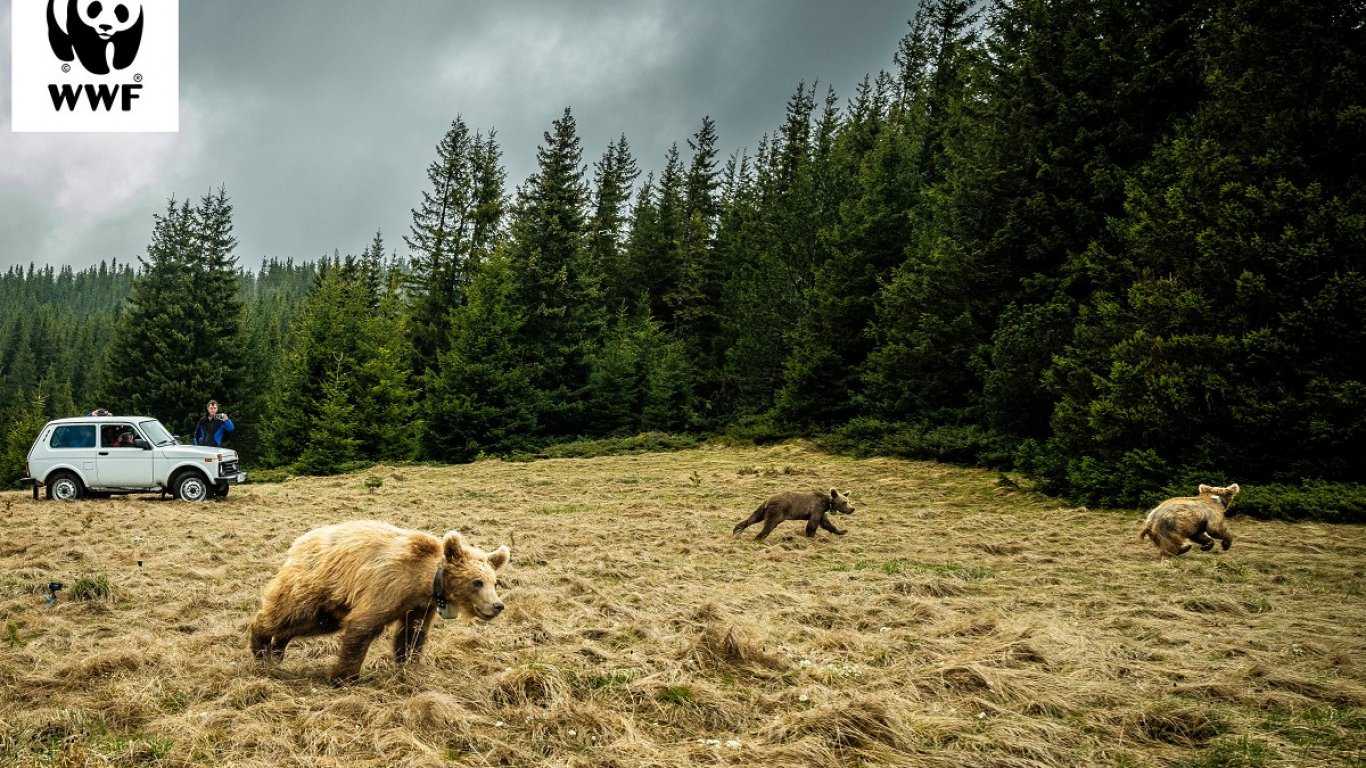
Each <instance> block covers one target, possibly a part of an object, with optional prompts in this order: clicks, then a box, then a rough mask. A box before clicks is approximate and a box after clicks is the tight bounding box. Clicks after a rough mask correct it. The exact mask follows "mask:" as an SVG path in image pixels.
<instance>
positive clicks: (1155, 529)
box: [1138, 483, 1239, 556]
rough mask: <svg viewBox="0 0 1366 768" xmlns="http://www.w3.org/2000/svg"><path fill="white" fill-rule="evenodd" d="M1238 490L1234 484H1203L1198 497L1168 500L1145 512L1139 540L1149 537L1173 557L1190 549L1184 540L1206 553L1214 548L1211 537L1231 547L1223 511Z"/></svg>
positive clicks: (1225, 547)
mask: <svg viewBox="0 0 1366 768" xmlns="http://www.w3.org/2000/svg"><path fill="white" fill-rule="evenodd" d="M1238 490H1239V489H1238V484H1237V483H1234V484H1233V485H1230V486H1228V487H1227V488H1214V487H1211V486H1208V485H1202V486H1200V495H1199V496H1182V497H1179V498H1175V499H1167V500H1166V501H1164V502H1162V503H1161V504H1158V505H1157V506H1156V507H1155V508H1154V509H1153V511H1151V512H1149V513H1148V519H1147V520H1146V521H1145V522H1144V523H1143V530H1141V531H1139V533H1138V538H1139V541H1142V540H1143V538H1144V537H1148V538H1150V539H1152V542H1153V544H1155V545H1157V547H1158V549H1160V550H1162V554H1164V555H1172V556H1175V555H1183V554H1185V553H1186V552H1188V551H1189V550H1190V548H1191V545H1190V544H1187V543H1186V540H1187V539H1190V540H1191V541H1194V542H1195V543H1196V544H1199V545H1200V549H1201V550H1203V551H1205V552H1208V551H1210V550H1211V549H1213V548H1214V539H1219V540H1220V541H1221V542H1222V543H1223V547H1224V549H1228V548H1229V547H1231V546H1233V534H1231V533H1229V532H1228V523H1226V522H1225V521H1224V513H1225V512H1226V511H1227V510H1228V507H1229V505H1230V504H1232V503H1233V497H1234V496H1237V495H1238ZM1211 536H1213V537H1214V539H1211V538H1210V537H1211Z"/></svg>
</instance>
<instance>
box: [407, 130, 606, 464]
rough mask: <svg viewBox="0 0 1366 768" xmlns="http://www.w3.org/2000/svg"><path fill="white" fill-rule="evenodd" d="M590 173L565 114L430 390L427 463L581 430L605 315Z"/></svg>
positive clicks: (460, 317)
mask: <svg viewBox="0 0 1366 768" xmlns="http://www.w3.org/2000/svg"><path fill="white" fill-rule="evenodd" d="M581 163H582V150H581V149H580V145H579V138H578V132H577V128H576V125H575V122H574V117H573V115H572V114H571V113H570V111H569V110H568V109H566V110H565V111H564V114H563V115H562V116H561V117H560V118H559V119H558V120H556V121H555V122H554V124H553V125H552V128H551V130H550V131H548V132H546V133H545V134H544V143H543V144H542V145H541V147H540V148H539V149H538V150H537V166H538V167H537V171H536V173H534V174H532V175H531V177H530V178H528V179H527V181H526V183H525V184H523V185H522V187H521V188H520V189H519V192H518V195H517V201H516V204H515V205H514V207H513V212H512V218H511V224H510V227H509V234H508V241H507V242H506V244H505V245H504V246H503V247H502V248H500V249H499V251H497V252H496V253H497V257H496V258H494V259H492V260H491V262H490V266H489V268H488V269H487V270H482V269H481V270H480V273H479V276H478V278H477V280H476V283H477V284H478V291H477V294H472V298H471V302H472V303H471V306H470V307H469V308H468V309H462V310H461V311H460V312H459V313H458V314H457V316H456V323H455V325H454V326H453V328H454V332H453V334H452V337H451V343H450V354H446V355H443V356H442V358H441V360H440V370H439V372H438V375H437V377H436V378H434V379H432V380H431V384H430V390H431V392H432V393H433V396H432V397H430V398H429V400H428V409H427V411H428V438H427V441H426V445H427V449H426V450H427V451H428V452H429V454H431V455H434V456H444V457H449V458H471V457H473V456H474V455H477V453H478V452H479V451H481V450H490V449H498V450H507V449H508V448H510V447H511V446H512V444H513V443H515V442H517V441H522V442H523V443H526V442H534V441H537V440H541V439H544V438H548V437H565V436H573V435H577V434H580V433H581V432H582V431H583V430H584V413H585V388H586V387H587V384H588V371H589V360H590V358H591V356H592V354H593V353H594V351H595V350H596V348H597V346H598V345H599V344H600V343H601V339H602V335H603V329H604V327H605V324H606V314H605V312H604V310H603V307H602V274H601V272H600V271H598V269H596V267H595V264H594V259H593V257H592V254H591V251H590V249H589V247H588V238H587V234H588V190H587V188H586V184H585V183H584V178H583V177H584V168H583V167H582V164H581ZM476 295H477V298H478V302H477V303H475V302H474V301H473V299H474V297H475V296H476Z"/></svg>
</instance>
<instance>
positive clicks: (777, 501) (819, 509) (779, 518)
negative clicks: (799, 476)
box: [730, 488, 854, 541]
mask: <svg viewBox="0 0 1366 768" xmlns="http://www.w3.org/2000/svg"><path fill="white" fill-rule="evenodd" d="M836 512H838V513H841V514H845V515H852V514H854V505H853V504H851V503H850V502H849V497H848V496H845V495H844V494H842V493H840V492H839V491H837V490H835V489H834V488H831V489H830V493H828V494H827V493H821V492H820V491H811V492H809V493H802V492H800V491H788V492H786V493H780V494H778V495H777V496H774V497H773V498H771V499H769V500H768V501H765V502H764V503H763V504H760V505H759V508H758V509H756V510H754V514H752V515H750V516H749V517H747V518H745V519H744V520H741V521H740V522H739V523H737V524H736V525H735V528H734V529H733V530H732V531H731V532H730V534H731V535H732V536H734V535H735V534H737V533H739V532H740V531H743V530H745V529H746V528H748V527H750V526H751V525H754V524H755V523H757V522H759V521H760V520H762V521H764V527H763V529H762V530H760V531H759V535H758V536H755V537H754V538H755V539H756V540H758V541H763V540H764V539H765V538H766V537H767V536H768V535H769V534H770V533H772V532H773V529H774V528H777V527H778V523H782V522H786V521H788V520H805V521H806V536H807V538H811V537H813V536H815V535H816V529H817V528H824V529H825V530H827V531H829V532H831V533H833V534H835V535H836V536H843V535H844V534H845V533H847V531H841V530H840V529H838V528H836V527H835V524H834V523H832V522H830V518H829V515H830V514H832V513H836Z"/></svg>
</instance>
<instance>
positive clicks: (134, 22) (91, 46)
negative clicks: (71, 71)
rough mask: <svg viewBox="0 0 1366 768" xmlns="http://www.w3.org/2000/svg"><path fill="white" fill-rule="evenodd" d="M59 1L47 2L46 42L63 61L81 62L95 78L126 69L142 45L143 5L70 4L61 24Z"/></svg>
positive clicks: (119, 0)
mask: <svg viewBox="0 0 1366 768" xmlns="http://www.w3.org/2000/svg"><path fill="white" fill-rule="evenodd" d="M58 10H59V9H58V8H57V0H48V2H47V39H48V42H49V43H51V44H52V52H53V53H54V54H56V55H57V58H59V59H61V60H62V61H71V60H72V59H73V58H79V59H80V60H81V66H83V67H85V68H86V71H88V72H90V73H91V74H92V75H107V74H109V72H110V69H111V67H112V68H113V69H124V68H126V67H128V65H130V64H132V63H133V59H135V58H137V55H138V46H139V45H141V44H142V4H141V3H138V2H128V1H127V0H108V2H101V0H68V2H67V3H66V7H65V11H64V13H62V15H63V16H64V17H65V18H63V19H61V20H60V21H59V20H58V18H57V15H58Z"/></svg>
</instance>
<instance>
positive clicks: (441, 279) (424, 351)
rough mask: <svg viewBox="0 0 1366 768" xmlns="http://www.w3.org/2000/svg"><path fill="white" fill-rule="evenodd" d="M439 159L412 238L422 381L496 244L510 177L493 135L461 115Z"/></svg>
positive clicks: (416, 212) (414, 331)
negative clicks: (505, 184) (476, 129)
mask: <svg viewBox="0 0 1366 768" xmlns="http://www.w3.org/2000/svg"><path fill="white" fill-rule="evenodd" d="M436 154H437V157H436V159H435V160H433V161H432V163H431V165H429V166H428V167H427V180H428V182H429V184H430V189H428V190H424V191H423V193H422V204H421V205H420V206H419V207H418V208H415V209H413V212H412V216H413V222H412V225H411V228H410V231H409V234H408V235H407V236H405V237H404V240H405V242H406V243H407V245H408V248H409V251H410V270H411V271H410V276H409V285H408V291H409V294H410V295H411V297H412V305H411V307H410V314H411V322H410V327H409V330H410V333H411V335H412V344H413V350H414V353H415V355H416V357H415V363H416V371H417V373H418V374H419V375H421V374H422V373H423V372H424V371H427V370H429V369H431V368H433V367H435V365H436V359H437V355H438V354H440V352H442V351H443V349H444V348H443V346H442V345H443V344H444V343H445V341H446V339H447V337H448V336H449V331H450V317H451V313H452V312H453V311H454V310H455V309H456V308H457V307H458V306H460V303H461V302H462V301H463V295H464V291H465V288H466V287H467V286H468V285H469V282H470V280H471V277H472V275H473V273H474V271H475V270H476V269H477V268H478V264H479V262H480V261H481V260H482V259H484V258H486V257H487V255H488V253H489V252H490V250H491V249H492V247H493V245H494V243H495V242H496V239H497V237H498V234H499V231H500V228H501V223H502V219H503V208H504V202H503V201H504V193H503V176H504V174H503V170H502V168H501V166H500V165H499V159H500V154H499V150H498V146H497V143H496V142H495V140H494V135H493V133H492V132H490V133H489V136H488V138H487V139H486V138H484V137H483V136H482V135H480V134H477V133H475V134H472V133H471V132H470V129H469V128H468V127H467V126H466V125H465V122H464V120H463V119H462V118H461V117H458V116H457V117H456V119H455V120H454V121H452V123H451V127H450V129H449V130H447V131H446V134H445V135H444V136H443V137H442V139H441V141H440V142H439V143H438V144H437V147H436Z"/></svg>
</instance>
